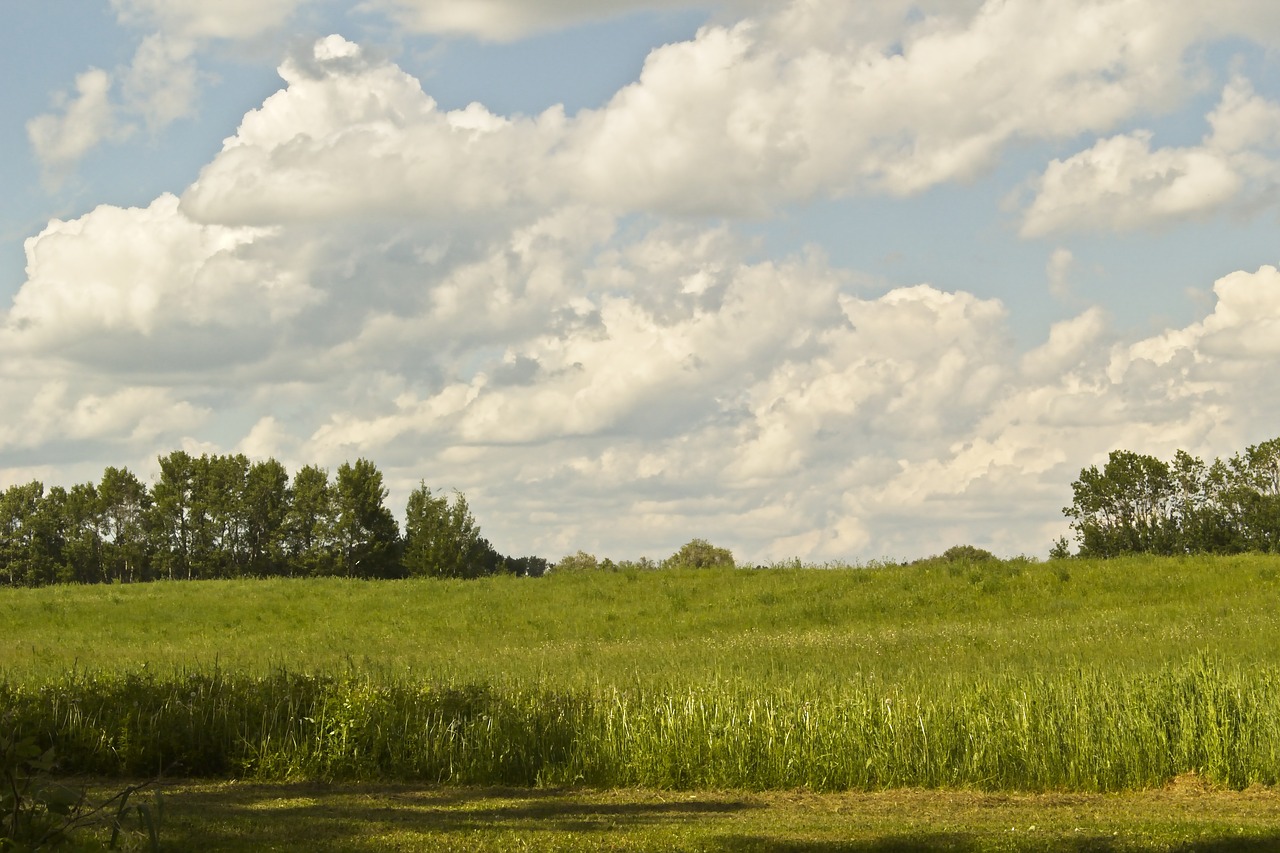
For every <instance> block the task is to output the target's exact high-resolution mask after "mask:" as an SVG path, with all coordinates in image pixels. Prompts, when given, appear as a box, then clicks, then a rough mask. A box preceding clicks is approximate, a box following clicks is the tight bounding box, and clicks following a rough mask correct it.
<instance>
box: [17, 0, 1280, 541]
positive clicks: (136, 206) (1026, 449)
mask: <svg viewBox="0 0 1280 853" xmlns="http://www.w3.org/2000/svg"><path fill="white" fill-rule="evenodd" d="M1182 6H1183V4H1179V5H1178V6H1176V7H1173V8H1170V6H1169V4H1165V3H1157V2H1155V0H1150V2H1139V0H1126V2H1120V0H1090V2H1084V0H1080V2H1076V1H1075V0H1067V2H1061V1H1060V2H1052V3H1050V2H1047V0H1005V2H994V0H987V2H982V0H963V2H945V3H944V2H940V1H939V0H935V1H934V2H926V1H925V0H922V2H906V0H901V1H899V0H886V2H883V3H876V4H850V3H847V2H843V0H840V2H837V0H796V2H794V3H763V2H759V0H723V2H719V3H714V2H684V0H650V1H649V2H643V0H609V2H599V0H595V2H587V0H555V2H547V3H541V4H528V3H522V2H516V0H487V2H468V3H457V2H448V0H368V1H367V2H364V3H360V4H353V3H337V2H327V0H325V1H324V2H322V0H252V2H250V0H228V2H226V3H222V4H217V5H216V6H212V7H211V6H210V4H207V3H196V2H194V0H112V2H106V0H100V2H89V0H59V2H57V3H41V4H19V5H17V6H16V7H15V8H14V9H13V10H11V21H12V22H13V25H12V26H11V27H9V28H8V29H7V30H6V33H5V34H4V35H2V36H0V38H3V39H4V40H5V42H6V43H5V45H4V47H5V50H4V56H5V57H6V58H5V60H4V61H5V62H6V63H8V64H9V67H7V68H5V69H4V71H5V73H6V79H9V80H17V81H21V85H18V86H13V85H11V86H8V87H6V89H5V91H4V92H3V93H2V94H0V98H3V99H4V102H5V106H6V107H7V109H6V115H8V116H9V117H10V119H9V121H8V122H6V123H5V125H4V126H3V131H2V133H0V185H2V186H3V187H4V188H5V190H6V197H7V203H6V205H5V206H4V208H3V219H2V221H0V298H2V299H3V302H2V303H0V312H3V313H2V314H0V359H3V361H2V362H0V363H2V364H3V367H0V402H2V403H3V405H4V406H5V410H6V412H8V415H7V416H6V419H5V421H4V422H3V423H0V485H8V484H12V483H20V482H26V481H28V480H30V479H32V478H38V479H40V480H42V481H43V482H45V483H46V485H53V484H63V485H70V484H71V483H74V482H80V481H83V480H88V479H96V477H97V476H98V475H99V474H100V472H101V470H102V468H103V467H104V466H106V465H120V464H127V465H129V466H130V467H131V468H133V469H134V470H135V471H137V472H138V473H139V474H141V475H142V476H144V477H147V476H153V475H154V472H155V469H156V463H155V459H156V456H157V455H160V454H163V453H166V452H168V451H169V450H172V449H175V448H185V449H188V450H191V451H193V452H210V453H223V452H245V453H247V454H249V455H251V456H254V457H262V456H267V455H273V456H275V457H276V458H279V459H281V461H284V462H285V463H286V464H288V465H290V466H291V467H294V468H296V467H298V466H300V465H302V464H306V463H320V464H323V465H327V466H330V467H331V468H332V467H335V466H336V465H337V464H339V463H341V462H342V461H345V460H348V459H354V458H356V457H358V456H365V457H367V458H370V459H372V460H374V461H375V462H377V463H378V464H379V466H380V467H381V468H382V469H383V471H384V474H385V475H386V477H387V482H388V485H389V486H390V488H391V491H392V496H391V500H392V502H393V503H394V504H396V505H399V504H402V503H403V500H404V497H405V496H406V495H407V493H408V491H409V490H410V489H412V488H413V487H414V486H415V485H416V484H417V483H418V482H419V481H420V480H425V481H426V482H427V483H428V484H429V485H432V486H433V487H436V488H445V489H447V488H457V489H460V490H462V491H464V492H465V493H466V494H467V495H468V497H469V499H470V500H471V504H472V507H473V509H474V511H475V512H476V514H477V516H478V518H479V520H480V521H481V523H482V525H483V526H484V529H485V532H486V534H487V535H488V536H489V537H490V538H491V539H492V540H493V541H494V544H495V545H496V546H497V547H498V548H499V549H500V550H504V551H507V552H511V553H539V554H543V555H545V556H548V557H551V558H553V559H554V558H557V557H559V556H561V555H563V554H566V553H571V552H573V551H575V550H578V549H584V550H588V551H592V552H595V553H598V554H600V555H602V556H604V555H608V556H613V557H615V558H623V557H636V556H640V555H647V556H653V557H660V556H663V555H665V554H667V553H670V552H671V551H673V550H675V548H676V547H678V546H679V545H680V544H681V543H683V542H685V541H687V540H688V539H690V538H693V537H695V536H698V537H705V538H709V539H711V540H713V541H714V542H716V543H717V544H722V545H725V546H728V547H731V548H732V549H733V550H734V551H735V552H736V553H737V554H738V555H739V557H740V558H743V559H750V560H769V559H784V558H788V557H792V556H800V557H803V558H806V559H812V560H824V559H869V558H873V557H882V556H890V557H912V556H920V555H923V554H928V553H933V552H938V551H941V550H942V549H944V548H946V547H948V546H949V545H953V544H957V543H959V542H969V543H973V544H977V545H981V546H983V547H989V548H991V549H993V550H996V551H998V552H1002V553H1019V552H1026V553H1032V554H1042V553H1044V552H1045V551H1047V549H1048V545H1049V543H1050V541H1051V540H1052V539H1053V538H1055V537H1056V536H1057V535H1058V534H1059V533H1062V532H1065V525H1064V522H1063V520H1062V518H1061V515H1060V509H1061V507H1062V506H1063V505H1064V504H1065V503H1067V502H1068V501H1069V499H1070V482H1071V480H1072V479H1074V477H1075V475H1076V474H1077V473H1078V471H1079V469H1080V468H1081V467H1082V466H1085V465H1088V464H1091V463H1094V462H1096V461H1099V460H1100V459H1102V458H1105V454H1106V453H1107V452H1108V451H1109V450H1111V449H1114V448H1116V447H1126V448H1129V449H1134V450H1140V451H1143V452H1150V453H1155V454H1158V455H1169V454H1171V453H1172V451H1173V450H1174V449H1176V448H1184V449H1187V450H1190V451H1192V452H1195V453H1199V454H1202V455H1206V456H1214V455H1219V454H1228V453H1231V452H1234V451H1235V450H1238V449H1240V448H1242V447H1243V446H1244V445H1245V444H1250V443H1256V442H1258V441H1262V440H1265V439H1268V438H1271V437H1274V435H1275V434H1276V427H1275V424H1276V423H1277V422H1280V421H1277V418H1276V415H1277V413H1278V412H1277V409H1280V406H1278V405H1277V404H1275V403H1273V402H1272V400H1273V399H1275V398H1276V394H1275V391H1276V390H1277V387H1276V386H1277V384H1278V383H1280V380H1278V379H1277V378H1276V377H1277V374H1278V372H1277V371H1276V369H1275V367H1276V364H1275V362H1276V359H1277V357H1278V356H1280V274H1277V272H1276V270H1275V268H1274V265H1275V264H1276V263H1277V260H1278V258H1277V250H1276V240H1275V233H1276V220H1277V185H1278V183H1280V67H1278V66H1277V58H1276V52H1275V51H1276V46H1277V44H1278V43H1280V11H1277V10H1276V8H1275V7H1274V5H1273V4H1271V3H1268V2H1262V0H1232V2H1225V3H1222V4H1217V5H1215V6H1214V7H1213V8H1212V9H1208V8H1206V9H1203V10H1202V9H1197V8H1192V7H1191V6H1189V5H1187V6H1186V8H1182Z"/></svg>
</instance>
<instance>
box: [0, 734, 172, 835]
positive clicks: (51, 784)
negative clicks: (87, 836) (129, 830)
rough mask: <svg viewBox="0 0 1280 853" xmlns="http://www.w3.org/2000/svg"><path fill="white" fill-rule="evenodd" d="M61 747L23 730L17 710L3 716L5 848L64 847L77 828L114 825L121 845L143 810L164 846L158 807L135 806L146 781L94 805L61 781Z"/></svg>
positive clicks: (0, 804) (0, 789) (144, 824)
mask: <svg viewBox="0 0 1280 853" xmlns="http://www.w3.org/2000/svg"><path fill="white" fill-rule="evenodd" d="M55 769H61V768H59V767H58V763H57V762H56V761H55V749H54V748H52V747H50V748H47V749H46V748H43V747H41V746H40V745H39V744H38V743H37V740H36V738H35V737H33V736H31V735H23V734H22V733H21V732H20V731H19V720H18V717H17V715H16V714H15V713H14V712H13V711H8V712H7V713H5V714H3V715H0V851H6V853H7V851H34V850H42V849H48V848H53V847H59V846H61V845H63V844H65V843H67V842H68V841H71V840H72V839H73V835H74V833H75V832H76V831H77V830H81V829H85V828H88V827H92V826H100V825H103V824H105V825H108V826H110V828H111V843H110V847H111V849H115V848H116V842H117V841H118V840H119V838H120V833H121V830H122V829H123V824H124V821H125V818H126V817H128V816H129V815H131V814H133V815H137V817H138V818H139V823H140V825H141V828H142V830H143V831H145V832H146V834H147V836H148V840H149V841H150V849H152V850H158V849H159V835H158V827H157V822H158V817H159V814H158V810H157V811H153V810H152V809H151V807H150V806H147V805H145V804H142V805H134V806H131V805H129V798H130V797H131V796H132V795H133V794H135V793H136V792H138V791H139V790H141V789H142V788H144V787H146V785H136V786H133V785H131V786H129V787H127V788H125V789H124V790H123V791H121V792H119V793H118V794H116V795H115V796H113V797H111V798H110V799H108V800H107V801H106V802H103V803H100V804H98V805H92V804H90V803H89V801H88V797H87V796H86V794H85V792H84V791H83V790H75V789H73V788H70V787H68V786H66V785H63V784H61V783H59V782H57V781H55V779H54V778H53V777H54V772H55Z"/></svg>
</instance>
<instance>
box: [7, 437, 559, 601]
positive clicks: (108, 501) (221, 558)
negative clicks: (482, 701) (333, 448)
mask: <svg viewBox="0 0 1280 853" xmlns="http://www.w3.org/2000/svg"><path fill="white" fill-rule="evenodd" d="M159 462H160V473H159V475H158V477H157V479H156V481H155V483H154V485H152V486H151V487H150V488H148V487H147V486H146V484H144V483H143V482H142V481H141V480H140V479H138V477H137V476H135V475H134V474H133V473H132V472H131V471H129V470H128V469H127V468H114V467H109V468H107V469H106V470H105V471H103V474H102V479H101V480H100V481H99V482H97V483H82V484H80V485H76V486H73V487H71V488H70V489H65V488H63V487H61V486H54V487H52V488H50V489H48V490H47V491H46V490H45V488H44V485H43V484H42V483H41V482H39V481H32V482H30V483H26V484H24V485H15V486H11V487H9V488H8V489H6V490H5V491H4V492H3V493H2V494H0V584H9V585H13V586H37V585H44V584H50V583H74V582H80V583H109V582H124V583H131V582H135V581H147V580H157V579H170V580H179V579H181V580H195V579H211V578H238V577H309V576H319V575H338V576H344V577H355V578H396V577H423V576H426V577H457V578H470V577H480V576H482V575H491V574H498V573H510V574H518V575H540V574H543V573H544V572H545V571H546V568H547V562H546V560H543V559H541V558H539V557H520V558H513V557H507V556H503V555H502V554H499V553H498V552H497V551H496V550H495V549H494V548H493V546H492V545H491V544H490V543H489V541H488V540H487V539H485V538H484V537H483V536H482V535H481V533H480V528H479V525H477V524H476V521H475V518H474V517H473V516H472V514H471V510H470V508H469V507H468V505H467V501H466V498H465V497H464V496H463V495H462V494H461V493H457V492H455V493H454V494H453V496H452V497H449V496H446V495H441V494H434V493H432V491H431V489H429V488H428V487H427V486H426V485H425V484H420V485H419V486H418V488H417V489H415V490H414V491H413V492H412V493H411V494H410V495H409V501H408V505H407V507H406V512H405V526H404V531H403V532H401V530H400V526H399V524H398V522H397V521H396V519H395V517H394V516H393V515H392V514H391V512H390V510H388V509H387V507H386V498H387V494H388V491H387V489H386V488H385V486H384V485H383V478H382V472H380V471H379V470H378V468H377V466H376V465H374V464H373V463H372V462H370V461H369V460H367V459H358V460H357V461H356V462H355V463H343V464H342V465H340V466H339V467H338V469H337V471H336V472H335V474H334V475H333V476H330V474H329V472H328V471H327V470H326V469H324V468H321V467H318V466H315V465H307V466H305V467H303V468H302V469H300V470H299V471H297V472H296V473H295V474H294V475H293V477H292V478H290V477H289V474H288V471H287V470H286V469H285V467H284V466H283V465H282V464H281V463H280V462H278V461H276V460H275V459H267V460H265V461H259V462H250V461H249V459H248V458H247V457H246V456H244V455H243V454H235V455H221V456H219V455H212V456H211V455H207V454H206V455H202V456H199V457H197V456H193V455H191V454H189V453H186V452H185V451H181V450H179V451H174V452H172V453H170V454H169V455H167V456H162V457H160V459H159Z"/></svg>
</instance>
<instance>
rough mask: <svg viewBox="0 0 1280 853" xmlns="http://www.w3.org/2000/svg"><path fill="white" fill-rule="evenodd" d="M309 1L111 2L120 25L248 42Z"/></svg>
mask: <svg viewBox="0 0 1280 853" xmlns="http://www.w3.org/2000/svg"><path fill="white" fill-rule="evenodd" d="M306 2H307V0H218V2H217V3H209V2H206V0H111V6H112V8H114V9H115V10H116V15H117V16H118V17H119V18H120V20H121V21H123V22H125V23H128V24H132V25H135V26H144V27H147V28H149V29H153V30H158V31H160V32H162V33H164V34H165V35H167V36H172V37H176V38H180V39H207V38H224V39H247V38H253V37H255V36H258V35H261V34H262V33H264V32H267V31H269V30H273V29H276V28H278V27H281V26H283V25H284V23H285V22H286V21H287V20H288V19H289V16H290V15H292V14H293V12H294V10H296V9H297V8H299V7H300V6H302V5H304V4H305V3H306Z"/></svg>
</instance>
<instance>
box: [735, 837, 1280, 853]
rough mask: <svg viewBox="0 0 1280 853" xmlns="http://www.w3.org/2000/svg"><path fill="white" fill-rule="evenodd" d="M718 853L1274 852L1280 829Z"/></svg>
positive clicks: (769, 846) (775, 845)
mask: <svg viewBox="0 0 1280 853" xmlns="http://www.w3.org/2000/svg"><path fill="white" fill-rule="evenodd" d="M720 842H721V848H720V849H721V850H722V851H723V853H914V851H929V850H946V851H954V852H955V853H980V851H988V850H992V849H1000V850H1026V851H1032V850H1036V851H1045V853H1112V851H1115V853H1120V851H1124V853H1142V851H1145V850H1151V851H1157V850H1159V851H1163V853H1275V851H1278V850H1280V832H1277V833H1276V834H1274V835H1269V836H1266V837H1264V838H1230V839H1215V840H1208V841H1189V842H1186V843H1185V844H1182V845H1179V846H1174V847H1170V846H1169V845H1168V844H1167V843H1163V842H1155V843H1153V844H1151V845H1150V846H1146V845H1144V844H1143V843H1142V842H1141V841H1133V840H1128V839H1126V840H1125V841H1123V842H1119V841H1117V840H1116V839H1114V838H1110V837H1104V836H1096V837H1086V838H1069V839H1063V838H1057V839H1055V838H1036V839H1030V838H1029V839H1026V840H1025V841H1012V840H1010V841H1004V842H1003V843H1001V844H999V845H996V844H995V843H993V842H994V839H993V838H992V837H991V836H990V835H986V836H974V835H968V834H965V833H950V832H947V833H928V832H922V833H913V834H911V835H892V836H885V837H881V838H877V839H874V840H870V841H784V840H779V839H774V838H766V837H763V836H730V837H725V838H722V839H720Z"/></svg>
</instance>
